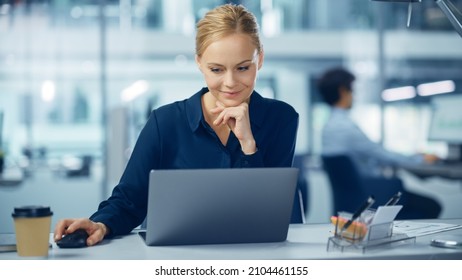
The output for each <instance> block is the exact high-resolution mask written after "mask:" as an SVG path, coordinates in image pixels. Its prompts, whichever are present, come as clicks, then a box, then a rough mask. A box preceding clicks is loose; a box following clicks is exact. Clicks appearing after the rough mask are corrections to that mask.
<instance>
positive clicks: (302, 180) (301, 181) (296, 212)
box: [290, 154, 308, 224]
mask: <svg viewBox="0 0 462 280" xmlns="http://www.w3.org/2000/svg"><path fill="white" fill-rule="evenodd" d="M306 157H307V155H305V154H300V155H295V156H294V163H293V167H296V168H298V170H299V171H298V179H297V188H296V190H295V197H294V206H293V210H292V216H291V219H290V223H291V224H304V223H306V220H305V217H306V214H307V212H306V209H307V200H308V181H307V177H306V168H305V160H306Z"/></svg>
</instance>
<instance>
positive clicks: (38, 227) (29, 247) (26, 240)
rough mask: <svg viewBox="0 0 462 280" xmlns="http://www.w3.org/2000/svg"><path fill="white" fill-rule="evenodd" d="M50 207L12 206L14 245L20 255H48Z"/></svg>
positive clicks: (51, 213)
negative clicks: (14, 233)
mask: <svg viewBox="0 0 462 280" xmlns="http://www.w3.org/2000/svg"><path fill="white" fill-rule="evenodd" d="M52 215H53V212H51V211H50V207H43V206H24V207H19V208H14V212H13V214H12V216H13V218H14V225H15V232H16V247H17V251H18V255H19V256H22V257H46V256H48V249H49V239H50V227H51V216H52Z"/></svg>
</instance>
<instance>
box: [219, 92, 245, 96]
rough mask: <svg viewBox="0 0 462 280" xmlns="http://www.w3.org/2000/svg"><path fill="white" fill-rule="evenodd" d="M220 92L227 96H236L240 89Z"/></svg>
mask: <svg viewBox="0 0 462 280" xmlns="http://www.w3.org/2000/svg"><path fill="white" fill-rule="evenodd" d="M221 93H222V94H224V95H225V96H227V97H236V96H238V95H239V93H241V91H232V92H229V91H222V92H221Z"/></svg>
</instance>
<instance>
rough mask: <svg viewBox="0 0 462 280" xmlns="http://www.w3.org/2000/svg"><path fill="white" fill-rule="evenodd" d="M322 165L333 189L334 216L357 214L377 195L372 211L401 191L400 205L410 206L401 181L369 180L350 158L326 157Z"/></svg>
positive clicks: (388, 179)
mask: <svg viewBox="0 0 462 280" xmlns="http://www.w3.org/2000/svg"><path fill="white" fill-rule="evenodd" d="M322 163H323V168H324V170H325V171H326V173H327V177H328V179H329V181H330V184H331V187H332V194H333V205H334V207H333V208H334V209H333V212H334V213H333V214H335V215H336V214H337V212H338V211H347V212H351V213H353V212H355V211H356V210H357V209H358V207H360V205H361V204H362V203H363V202H364V201H365V200H366V199H367V197H368V196H369V195H373V196H375V199H376V202H375V203H374V205H373V206H372V208H377V207H378V206H380V205H384V204H385V203H386V202H387V201H388V200H389V199H390V198H391V197H392V196H393V195H394V194H396V193H397V192H398V191H400V192H401V193H402V196H401V199H400V201H399V203H398V204H400V205H406V202H407V200H408V193H407V192H405V191H404V187H403V183H402V181H401V180H400V179H399V178H386V177H365V176H363V175H361V174H360V173H359V170H358V169H357V167H356V166H355V164H354V162H353V161H352V160H351V158H350V157H349V156H347V155H337V156H322ZM404 208H406V207H404ZM404 208H403V209H402V210H401V211H403V210H404Z"/></svg>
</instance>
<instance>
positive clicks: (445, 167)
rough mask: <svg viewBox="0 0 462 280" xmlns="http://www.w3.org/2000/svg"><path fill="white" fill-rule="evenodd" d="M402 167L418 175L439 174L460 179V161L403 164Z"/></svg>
mask: <svg viewBox="0 0 462 280" xmlns="http://www.w3.org/2000/svg"><path fill="white" fill-rule="evenodd" d="M402 168H403V169H405V170H407V171H409V172H411V173H413V174H415V175H417V176H419V177H424V178H425V177H431V176H439V177H443V178H447V179H454V180H462V163H453V164H419V165H403V166H402Z"/></svg>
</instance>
